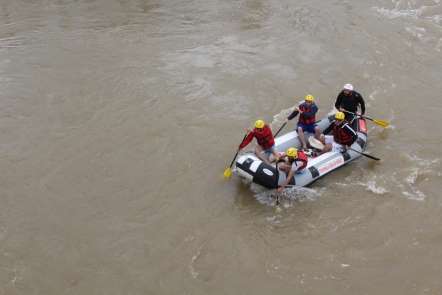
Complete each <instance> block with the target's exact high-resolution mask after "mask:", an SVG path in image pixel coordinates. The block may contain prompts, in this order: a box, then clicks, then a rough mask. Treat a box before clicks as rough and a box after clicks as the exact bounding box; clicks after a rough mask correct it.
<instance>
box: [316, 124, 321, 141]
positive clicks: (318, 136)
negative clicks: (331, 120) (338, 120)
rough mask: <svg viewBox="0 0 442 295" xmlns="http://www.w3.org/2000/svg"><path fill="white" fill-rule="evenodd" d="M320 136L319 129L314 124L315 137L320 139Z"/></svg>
mask: <svg viewBox="0 0 442 295" xmlns="http://www.w3.org/2000/svg"><path fill="white" fill-rule="evenodd" d="M320 137H321V130H320V129H319V127H318V126H315V138H316V139H318V140H320Z"/></svg>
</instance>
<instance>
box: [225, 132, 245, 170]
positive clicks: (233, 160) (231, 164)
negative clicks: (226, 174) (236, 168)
mask: <svg viewBox="0 0 442 295" xmlns="http://www.w3.org/2000/svg"><path fill="white" fill-rule="evenodd" d="M247 135H249V133H248V132H247V133H246V135H244V138H243V139H242V140H241V143H243V142H244V140H245V139H246V137H247ZM241 143H240V144H239V145H241ZM238 153H239V149H238V150H237V151H236V154H235V156H234V157H233V159H232V162H231V163H230V166H229V167H230V168H232V166H233V163H234V162H235V159H236V157H237V156H238Z"/></svg>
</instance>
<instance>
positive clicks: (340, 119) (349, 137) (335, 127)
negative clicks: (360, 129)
mask: <svg viewBox="0 0 442 295" xmlns="http://www.w3.org/2000/svg"><path fill="white" fill-rule="evenodd" d="M330 131H332V135H324V134H328V133H330ZM324 134H322V135H321V138H320V141H321V142H322V143H323V144H324V149H323V150H322V152H321V153H326V152H329V151H333V152H340V153H342V152H345V151H346V150H347V148H348V147H349V146H351V145H352V144H353V142H355V140H356V139H357V138H358V135H357V134H356V131H354V129H353V128H352V127H351V126H350V123H349V122H347V121H346V120H345V114H344V113H343V112H337V113H336V114H335V120H334V121H333V122H332V124H331V125H330V126H329V127H328V128H326V129H325V130H324Z"/></svg>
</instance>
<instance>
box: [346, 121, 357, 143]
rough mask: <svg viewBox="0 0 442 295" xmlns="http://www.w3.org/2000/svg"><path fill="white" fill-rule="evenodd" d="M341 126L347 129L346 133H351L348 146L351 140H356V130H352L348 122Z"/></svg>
mask: <svg viewBox="0 0 442 295" xmlns="http://www.w3.org/2000/svg"><path fill="white" fill-rule="evenodd" d="M343 128H344V129H345V130H346V131H347V133H348V134H350V135H351V143H350V144H349V146H350V145H352V144H353V142H355V141H356V139H358V134H357V133H356V131H354V130H353V128H351V127H350V125H349V124H348V123H346V124H345V125H344V127H343Z"/></svg>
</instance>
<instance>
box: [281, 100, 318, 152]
mask: <svg viewBox="0 0 442 295" xmlns="http://www.w3.org/2000/svg"><path fill="white" fill-rule="evenodd" d="M314 100H315V98H314V96H313V95H311V94H308V95H306V96H305V98H304V102H302V103H301V104H300V105H299V106H298V107H296V108H295V109H294V111H293V112H292V113H291V114H290V115H289V116H288V117H287V121H289V120H292V119H293V118H294V117H296V115H297V114H298V113H299V119H298V124H297V126H296V130H297V131H298V136H299V140H300V141H301V144H302V148H303V149H307V141H306V140H305V135H304V132H309V133H312V134H314V135H315V138H316V139H319V136H320V134H321V131H320V130H319V128H318V126H316V113H317V112H318V107H317V105H316V104H315V102H314Z"/></svg>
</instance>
